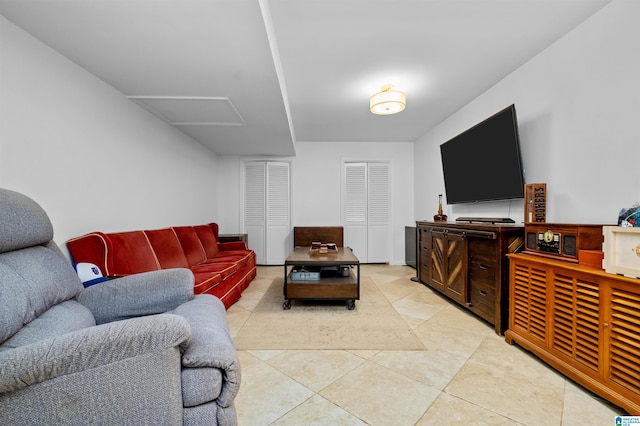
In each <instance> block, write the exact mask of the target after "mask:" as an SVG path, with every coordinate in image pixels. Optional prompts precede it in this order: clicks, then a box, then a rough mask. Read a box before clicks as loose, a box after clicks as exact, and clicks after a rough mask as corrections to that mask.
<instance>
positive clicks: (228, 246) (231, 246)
mask: <svg viewBox="0 0 640 426" xmlns="http://www.w3.org/2000/svg"><path fill="white" fill-rule="evenodd" d="M218 250H219V251H227V250H249V248H248V247H247V243H245V242H244V241H230V242H228V243H218Z"/></svg>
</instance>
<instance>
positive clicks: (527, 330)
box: [509, 260, 547, 347]
mask: <svg viewBox="0 0 640 426" xmlns="http://www.w3.org/2000/svg"><path fill="white" fill-rule="evenodd" d="M510 310H511V312H510V313H509V329H511V330H514V331H515V332H516V333H518V334H519V335H521V336H526V337H527V338H528V339H529V340H531V341H535V342H536V344H538V345H539V346H541V347H546V345H547V343H546V340H547V271H546V269H544V268H542V267H536V266H533V265H530V264H528V263H525V262H521V261H519V260H512V261H511V301H510Z"/></svg>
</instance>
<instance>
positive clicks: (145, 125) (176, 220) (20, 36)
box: [0, 16, 219, 246]
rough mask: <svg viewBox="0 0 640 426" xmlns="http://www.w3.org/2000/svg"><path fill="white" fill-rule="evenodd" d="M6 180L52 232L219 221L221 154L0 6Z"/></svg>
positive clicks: (0, 160)
mask: <svg viewBox="0 0 640 426" xmlns="http://www.w3.org/2000/svg"><path fill="white" fill-rule="evenodd" d="M0 35H1V37H0V52H1V55H2V57H1V64H0V187H3V188H7V189H11V190H14V191H19V192H22V193H24V194H26V195H28V196H30V197H32V198H33V199H35V200H36V201H37V202H38V203H39V204H40V205H41V206H42V207H43V208H44V209H45V210H46V211H47V213H48V214H49V216H50V218H51V221H52V222H53V227H54V232H55V240H56V242H57V243H58V244H59V245H61V246H63V245H64V243H65V242H66V241H67V240H68V239H69V238H71V237H74V236H78V235H81V234H84V233H86V232H90V231H95V230H100V231H106V232H112V231H126V230H133V229H150V228H151V229H152V228H159V227H164V226H170V225H186V224H199V223H207V222H211V221H215V220H216V219H217V215H218V207H219V203H218V194H217V192H218V191H217V185H218V184H217V158H216V155H215V154H213V153H212V152H211V151H210V150H208V149H205V148H204V147H203V146H202V145H200V144H198V143H196V142H195V141H193V140H192V139H190V138H188V137H186V136H184V135H183V134H182V133H180V132H178V131H176V130H175V129H173V128H172V127H171V126H169V125H167V124H165V123H164V122H162V121H160V120H158V119H157V118H156V117H154V116H153V115H151V114H149V113H147V112H146V111H144V110H143V109H141V108H140V107H138V106H137V105H135V104H134V103H132V102H131V101H129V100H128V99H127V98H126V97H125V96H124V95H123V94H122V93H120V92H118V91H116V90H115V89H113V88H112V87H111V86H109V85H107V84H106V83H104V82H103V81H101V80H99V79H98V78H96V77H95V76H93V75H92V74H89V73H88V72H86V71H85V70H84V69H82V68H80V67H79V66H77V65H75V64H74V63H72V62H70V61H69V60H67V59H66V58H64V57H63V56H61V55H60V54H58V53H56V52H55V51H53V50H51V49H49V48H48V47H46V46H45V45H44V44H42V43H40V42H39V41H37V40H36V39H34V38H33V37H32V36H30V35H29V34H27V33H25V32H24V31H22V30H21V29H19V28H18V27H16V26H14V25H13V24H12V23H10V22H9V21H7V20H6V19H5V18H4V17H2V16H0Z"/></svg>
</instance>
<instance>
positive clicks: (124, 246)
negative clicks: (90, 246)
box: [108, 231, 160, 276]
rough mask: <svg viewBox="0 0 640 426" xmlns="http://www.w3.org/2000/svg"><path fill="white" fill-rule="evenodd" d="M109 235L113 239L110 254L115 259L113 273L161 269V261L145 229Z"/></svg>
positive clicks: (116, 274) (121, 273)
mask: <svg viewBox="0 0 640 426" xmlns="http://www.w3.org/2000/svg"><path fill="white" fill-rule="evenodd" d="M108 235H109V239H110V240H111V248H110V252H109V253H108V256H110V257H111V258H112V259H113V275H115V276H122V275H132V274H139V273H140V272H149V271H157V270H159V269H160V263H158V259H157V258H156V255H155V253H154V252H153V249H152V248H151V244H150V243H149V240H148V239H147V236H146V235H145V233H144V232H143V231H130V232H118V233H114V234H108Z"/></svg>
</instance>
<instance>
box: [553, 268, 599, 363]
mask: <svg viewBox="0 0 640 426" xmlns="http://www.w3.org/2000/svg"><path fill="white" fill-rule="evenodd" d="M553 286H554V290H555V292H554V302H553V334H552V336H551V347H552V348H553V349H554V350H557V351H560V352H561V353H563V354H564V355H566V356H568V357H570V358H572V359H575V360H576V361H578V362H579V363H581V364H582V365H584V366H586V367H587V368H589V369H591V370H593V371H595V372H598V365H599V363H598V358H599V342H600V333H599V314H600V313H599V297H600V295H599V289H598V285H597V284H595V283H590V282H586V281H584V280H580V279H578V278H572V277H570V276H565V275H560V274H557V275H555V277H554V282H553Z"/></svg>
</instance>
